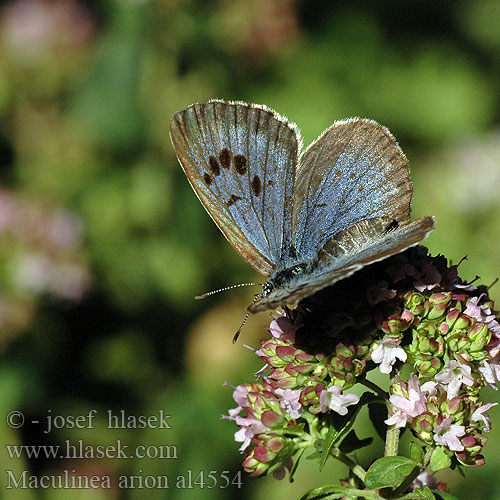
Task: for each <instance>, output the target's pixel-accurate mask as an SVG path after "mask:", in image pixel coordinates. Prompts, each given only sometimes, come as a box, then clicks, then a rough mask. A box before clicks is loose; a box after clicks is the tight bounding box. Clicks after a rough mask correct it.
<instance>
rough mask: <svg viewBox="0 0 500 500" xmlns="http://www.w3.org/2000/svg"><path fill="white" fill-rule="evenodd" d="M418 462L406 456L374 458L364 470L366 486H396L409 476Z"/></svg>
mask: <svg viewBox="0 0 500 500" xmlns="http://www.w3.org/2000/svg"><path fill="white" fill-rule="evenodd" d="M415 468H418V464H417V463H416V462H415V461H414V460H412V459H411V458H406V457H399V456H398V457H382V458H379V459H378V460H375V462H373V464H372V465H371V467H370V468H369V469H368V471H367V472H366V477H365V484H366V486H368V488H372V489H379V488H388V487H393V486H397V485H398V484H400V483H401V482H402V481H403V480H404V478H405V477H407V476H409V475H410V474H411V473H412V472H413V471H414V470H415Z"/></svg>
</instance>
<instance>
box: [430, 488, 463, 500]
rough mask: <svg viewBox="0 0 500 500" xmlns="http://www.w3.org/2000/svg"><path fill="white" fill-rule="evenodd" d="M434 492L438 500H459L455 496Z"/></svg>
mask: <svg viewBox="0 0 500 500" xmlns="http://www.w3.org/2000/svg"><path fill="white" fill-rule="evenodd" d="M432 492H433V493H434V498H436V499H437V500H458V497H456V496H455V495H450V494H449V493H446V492H444V491H439V490H432Z"/></svg>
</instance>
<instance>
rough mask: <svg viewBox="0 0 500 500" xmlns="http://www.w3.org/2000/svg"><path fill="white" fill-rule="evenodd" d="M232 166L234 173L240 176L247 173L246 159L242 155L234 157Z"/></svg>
mask: <svg viewBox="0 0 500 500" xmlns="http://www.w3.org/2000/svg"><path fill="white" fill-rule="evenodd" d="M233 164H234V168H235V170H236V172H238V173H239V174H240V175H243V174H244V173H245V172H246V171H247V159H246V158H245V157H244V156H243V155H234V157H233Z"/></svg>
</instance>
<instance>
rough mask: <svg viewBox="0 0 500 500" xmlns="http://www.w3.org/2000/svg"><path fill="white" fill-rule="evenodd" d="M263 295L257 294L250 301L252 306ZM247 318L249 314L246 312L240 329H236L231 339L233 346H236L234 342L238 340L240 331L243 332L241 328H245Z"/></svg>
mask: <svg viewBox="0 0 500 500" xmlns="http://www.w3.org/2000/svg"><path fill="white" fill-rule="evenodd" d="M261 297H263V295H262V294H261V293H258V294H257V295H256V296H255V297H254V298H253V300H252V304H253V303H254V302H257V301H258V300H259V299H260V298H261ZM248 316H250V312H249V311H248V310H247V312H246V314H245V317H244V318H243V322H242V323H241V325H240V327H239V328H238V330H237V332H236V333H235V334H234V337H233V344H236V341H237V340H238V337H239V336H240V333H241V330H243V327H244V326H245V323H246V322H247V319H248Z"/></svg>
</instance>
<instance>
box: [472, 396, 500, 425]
mask: <svg viewBox="0 0 500 500" xmlns="http://www.w3.org/2000/svg"><path fill="white" fill-rule="evenodd" d="M497 404H498V403H488V404H485V405H483V406H480V407H479V408H478V409H477V410H476V411H475V412H474V413H473V414H472V415H471V417H470V419H471V420H472V422H480V421H481V422H482V423H483V430H484V431H485V432H490V430H491V420H490V416H489V415H488V414H487V413H486V412H487V411H488V410H489V409H490V408H491V407H492V406H496V405H497Z"/></svg>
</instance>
